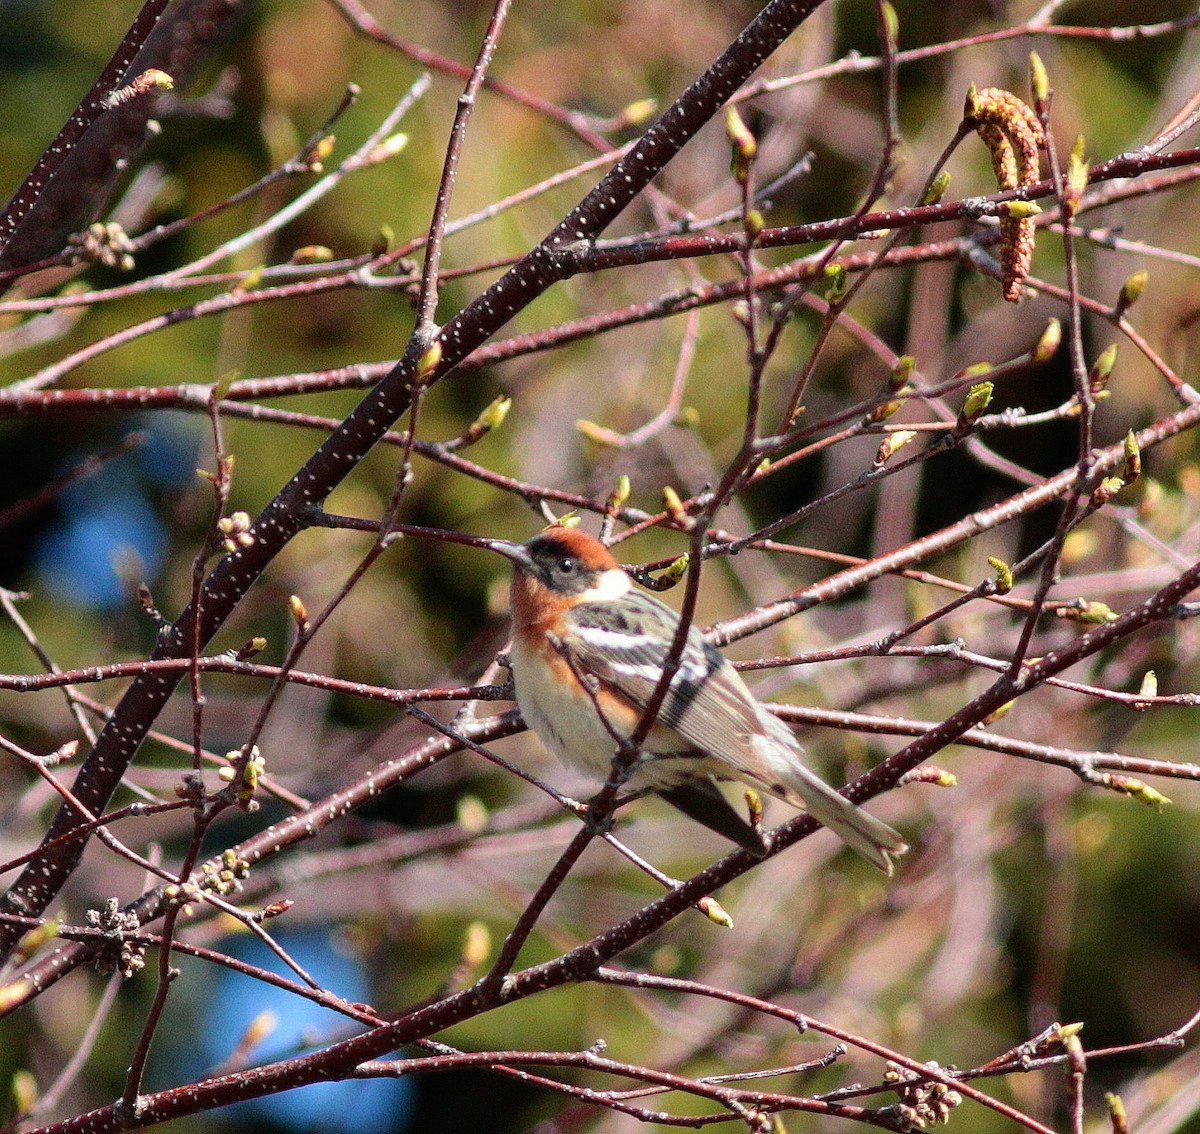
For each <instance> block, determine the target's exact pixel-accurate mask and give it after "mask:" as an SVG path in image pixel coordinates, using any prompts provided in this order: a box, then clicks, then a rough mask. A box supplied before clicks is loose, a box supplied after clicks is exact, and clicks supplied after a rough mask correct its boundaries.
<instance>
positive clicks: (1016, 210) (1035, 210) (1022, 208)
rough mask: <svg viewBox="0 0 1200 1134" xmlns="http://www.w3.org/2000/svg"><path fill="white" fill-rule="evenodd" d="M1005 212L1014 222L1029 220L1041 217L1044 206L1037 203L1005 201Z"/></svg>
mask: <svg viewBox="0 0 1200 1134" xmlns="http://www.w3.org/2000/svg"><path fill="white" fill-rule="evenodd" d="M1004 211H1005V213H1006V214H1007V215H1008V216H1009V217H1010V218H1011V219H1012V220H1028V219H1029V218H1030V217H1036V216H1039V215H1040V214H1041V211H1042V206H1041V205H1039V204H1038V203H1037V202H1036V201H1005V202H1004Z"/></svg>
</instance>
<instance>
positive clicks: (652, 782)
mask: <svg viewBox="0 0 1200 1134" xmlns="http://www.w3.org/2000/svg"><path fill="white" fill-rule="evenodd" d="M511 659H512V672H513V683H514V685H515V686H516V692H517V704H518V705H519V706H520V708H521V715H522V716H523V717H524V718H525V723H526V724H527V725H529V727H530V728H531V729H533V731H534V732H536V733H537V734H538V736H539V737H540V738H541V741H542V743H543V744H544V745H545V746H546V747H547V748H549V749H550V751H551V752H553V753H554V755H555V756H557V757H558V758H559V759H560V760H561V761H562V762H563V763H564V764H566V765H567V767H569V768H574V769H575V770H576V771H579V772H582V773H583V774H584V775H585V776H588V777H590V778H591V779H593V780H607V779H608V777H609V775H610V773H611V772H612V764H613V755H614V754H615V752H616V750H617V741H616V740H615V739H614V737H613V733H614V732H615V733H616V734H617V735H619V736H628V735H629V734H630V733H631V732H632V731H633V730H634V728H636V726H637V722H638V716H637V714H636V713H633V712H632V711H630V710H626V711H625V712H624V713H620V714H618V713H616V712H612V713H610V714H609V716H608V720H607V727H606V724H605V721H604V720H602V719H601V717H600V714H599V712H598V711H597V709H596V705H595V703H594V702H593V699H592V697H591V696H589V694H588V693H587V692H586V691H585V690H584V689H583V687H582V686H581V685H580V684H579V682H578V680H576V679H575V677H574V676H573V675H571V676H570V678H569V680H566V681H555V680H551V679H550V671H548V670H547V669H546V668H545V667H544V666H542V665H541V664H539V663H538V662H537V661H536V660H532V659H530V658H529V657H528V656H527V655H526V653H525V651H524V650H522V649H520V648H519V647H518V645H517V644H516V643H515V642H514V643H513V649H512V654H511ZM563 665H564V666H565V665H566V663H565V662H564V663H563ZM568 672H569V671H568ZM618 717H619V718H620V719H618ZM610 729H611V731H610ZM688 748H689V745H688V744H687V742H686V741H685V740H683V738H682V737H680V736H679V735H678V734H677V733H676V732H675V731H674V730H673V729H669V728H665V727H663V726H660V725H656V726H655V727H654V728H653V729H651V731H650V735H649V736H648V737H647V739H646V743H645V744H644V746H643V750H644V756H643V761H644V762H643V763H642V764H641V766H640V767H639V768H638V770H637V771H636V772H635V774H634V775H633V776H632V777H631V781H630V782H631V784H632V785H633V786H646V787H656V786H657V787H662V786H668V785H670V784H673V783H677V782H678V781H679V780H681V779H686V778H688V777H689V776H694V775H703V774H705V773H707V772H710V771H711V769H710V768H708V767H707V765H708V764H709V763H710V761H709V760H707V759H705V758H704V757H702V756H700V754H698V753H696V754H694V755H685V753H687V751H688ZM652 753H672V754H676V753H677V754H678V757H677V758H673V759H672V758H663V757H662V756H658V757H657V758H654V757H651V758H650V759H649V760H647V759H646V757H650V756H651V754H652Z"/></svg>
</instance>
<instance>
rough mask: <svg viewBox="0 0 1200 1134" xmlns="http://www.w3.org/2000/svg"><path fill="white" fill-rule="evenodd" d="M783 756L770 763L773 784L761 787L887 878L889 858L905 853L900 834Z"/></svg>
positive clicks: (790, 758)
mask: <svg viewBox="0 0 1200 1134" xmlns="http://www.w3.org/2000/svg"><path fill="white" fill-rule="evenodd" d="M787 755H788V758H787V759H786V760H780V759H778V758H776V759H774V760H772V761H771V764H772V769H771V770H772V774H773V776H775V777H776V781H775V782H774V783H770V784H764V787H766V789H767V790H768V791H769V792H770V793H771V794H772V795H777V796H779V797H780V798H781V799H783V800H784V801H786V802H787V803H790V804H791V805H792V806H793V807H801V808H803V809H804V810H805V811H807V812H808V813H809V814H810V815H811V816H812V817H813V818H814V819H815V820H817V822H818V823H820V824H821V825H822V826H823V827H828V828H829V829H830V830H831V831H832V832H833V833H834V834H835V835H837V836H838V838H839V839H841V840H842V842H844V843H845V844H846V846H848V847H849V848H850V849H851V850H852V851H855V852H857V853H858V854H860V855H862V856H863V858H865V859H866V860H867V861H868V862H871V863H873V864H874V865H875V866H878V867H879V869H880V870H882V871H883V872H884V873H885V874H887V875H888V876H889V877H890V876H891V873H892V859H893V858H896V857H898V856H899V855H902V854H903V853H904V852H905V851H906V850H908V843H906V842H905V841H904V838H903V837H902V836H901V835H900V832H899V831H895V830H893V829H892V828H891V827H889V826H888V825H887V824H886V823H885V822H883V820H882V819H876V818H875V816H874V815H872V814H870V812H867V811H864V810H863V809H862V808H861V807H858V806H857V805H855V804H853V803H851V802H850V800H848V799H847V798H846V797H845V796H844V795H842V794H840V793H839V792H837V791H835V790H834V789H833V788H831V787H830V786H829V785H828V784H827V783H826V782H825V781H824V780H823V779H821V777H820V776H818V775H817V774H816V773H815V772H811V771H809V769H808V768H806V767H805V766H804V765H803V764H801V763H800V762H799V760H798V759H796V757H795V755H794V754H793V753H792V752H791V751H790V750H789V752H788V754H787ZM780 789H782V790H780Z"/></svg>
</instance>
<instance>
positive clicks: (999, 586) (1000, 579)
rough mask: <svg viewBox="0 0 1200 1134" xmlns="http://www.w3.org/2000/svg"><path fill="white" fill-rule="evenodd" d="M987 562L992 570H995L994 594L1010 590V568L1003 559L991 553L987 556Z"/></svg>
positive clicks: (1011, 581)
mask: <svg viewBox="0 0 1200 1134" xmlns="http://www.w3.org/2000/svg"><path fill="white" fill-rule="evenodd" d="M988 563H989V565H990V566H991V568H992V570H993V571H995V572H996V594H998V595H1006V594H1008V592H1009V591H1011V590H1012V585H1013V573H1012V568H1011V567H1010V566H1009V565H1008V564H1007V563H1005V562H1004V560H1003V559H996V558H995V557H994V556H991V555H989V556H988Z"/></svg>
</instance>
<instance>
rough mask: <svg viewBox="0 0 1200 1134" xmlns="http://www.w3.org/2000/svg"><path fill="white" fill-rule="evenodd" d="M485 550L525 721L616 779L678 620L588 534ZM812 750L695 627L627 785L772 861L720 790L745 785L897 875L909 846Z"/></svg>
mask: <svg viewBox="0 0 1200 1134" xmlns="http://www.w3.org/2000/svg"><path fill="white" fill-rule="evenodd" d="M486 546H487V547H489V548H490V549H491V550H493V551H497V552H499V553H500V554H501V555H504V556H506V557H507V558H508V559H510V560H512V563H513V579H512V618H513V638H512V650H511V664H512V673H513V682H514V684H515V686H516V695H517V704H518V705H519V706H520V709H521V713H522V715H523V716H524V718H525V722H526V724H528V725H529V726H530V728H532V729H533V731H534V732H536V733H537V734H538V736H539V737H540V738H541V740H542V743H544V744H545V745H546V747H547V748H549V749H550V750H551V751H552V752H554V754H555V755H556V756H558V758H559V759H560V760H562V761H563V763H565V764H567V765H568V766H570V767H573V768H576V769H578V770H579V771H581V772H583V773H585V774H586V775H588V776H590V777H592V778H593V779H600V780H606V779H607V778H608V776H609V774H610V773H611V771H612V766H613V757H614V755H615V753H616V751H617V747H618V742H617V739H616V738H617V737H620V738H627V737H629V736H631V735H632V734H633V733H634V731H635V730H636V729H637V727H638V723H639V721H640V720H641V717H642V712H643V710H644V708H645V707H646V704H647V703H648V702H649V700H650V698H651V697H652V696H653V694H654V690H655V688H656V687H657V685H658V681H659V679H660V677H661V675H662V671H663V666H664V665H665V663H666V660H667V657H668V655H669V653H670V650H671V643H672V641H673V640H674V637H675V632H676V629H677V628H678V626H679V615H677V614H676V613H675V612H674V611H673V610H672V609H671V608H670V607H669V606H666V605H664V604H663V603H661V602H659V601H658V599H655V598H652V597H650V596H649V595H647V594H644V593H643V592H641V591H637V590H634V587H633V581H632V580H631V579H630V577H629V576H628V575H627V574H626V573H625V571H623V570H622V569H621V566H620V565H619V564H618V563H617V561H616V560H615V559H614V558H613V557H612V555H611V554H610V553H609V551H608V549H607V548H606V547H605V546H604V545H603V544H602V543H601V542H600V541H599V540H597V539H594V538H593V537H592V536H590V535H587V534H586V533H585V532H582V531H580V530H579V529H577V528H561V527H552V528H549V529H547V530H545V531H543V532H541V533H540V534H538V535H536V536H534V537H533V538H532V539H531V540H529V542H528V543H524V544H518V543H509V542H508V541H506V540H488V541H487V543H486ZM803 753H804V750H803V749H802V748H801V747H800V745H799V743H798V742H797V741H796V739H795V737H794V736H793V735H792V734H791V732H790V731H789V729H788V728H787V726H786V725H784V724H783V722H782V721H780V720H779V719H778V718H777V717H775V716H773V715H772V714H771V713H769V712H768V711H767V710H766V709H765V708H763V706H762V705H761V704H759V702H758V701H757V700H756V699H755V697H754V694H753V693H751V692H750V690H749V689H748V688H746V684H745V682H744V681H742V679H741V677H740V676H739V675H738V673H737V671H736V670H735V669H734V668H733V666H732V665H730V663H729V662H728V661H727V660H726V659H725V658H724V657H723V656H722V654H721V653H720V652H719V651H718V650H717V649H716V648H715V647H714V646H712V645H710V644H709V643H708V642H706V641H705V640H704V638H703V636H702V635H701V634H700V632H699V631H698V630H696V628H695V627H691V628H690V629H689V630H688V634H687V639H686V641H685V643H684V647H683V653H682V655H681V657H680V661H679V668H678V669H677V670H676V672H675V675H674V676H673V677H672V679H671V684H670V687H669V689H668V691H667V694H666V696H665V697H664V698H663V700H662V705H661V707H660V709H659V711H658V716H657V718H656V720H655V722H654V725H653V726H652V727H651V729H650V731H649V733H648V734H647V736H646V738H645V740H644V741H643V742H642V745H641V757H640V760H639V762H638V764H637V766H636V768H635V769H634V771H633V774H632V775H631V777H630V784H631V785H632V786H633V787H635V788H649V789H651V790H653V791H654V792H656V793H657V794H658V795H660V796H662V797H663V798H664V799H665V800H666V801H667V802H668V803H670V804H672V805H673V806H674V807H676V808H678V809H679V810H680V811H682V812H683V813H684V814H685V815H688V816H690V817H691V818H692V819H695V820H696V821H698V822H699V823H702V824H703V825H704V826H706V827H708V828H709V829H711V830H713V831H716V832H717V833H718V834H720V835H723V836H724V837H725V838H727V839H730V840H732V841H733V842H735V843H737V844H738V845H739V846H741V847H743V848H745V849H746V850H748V851H750V852H751V853H752V854H763V853H764V852H765V851H766V849H767V847H766V843H765V841H764V839H763V836H762V833H761V831H759V830H758V828H757V827H756V826H753V825H752V824H750V823H749V822H747V821H746V820H745V819H744V818H742V816H741V815H740V814H739V813H738V812H737V810H736V809H735V808H734V807H733V806H732V804H730V802H729V801H728V800H727V799H726V798H725V797H724V796H723V795H722V794H721V792H720V790H719V789H718V788H717V786H716V784H717V781H722V780H738V781H740V782H742V783H744V784H747V785H748V786H751V787H753V788H755V789H757V790H761V791H764V792H766V793H767V794H769V795H773V796H775V797H777V798H778V799H782V800H785V801H786V802H788V803H790V804H791V805H792V806H793V807H802V808H805V809H806V810H807V811H808V813H809V814H810V815H812V816H813V818H815V819H817V820H818V821H819V822H821V823H823V824H824V825H825V826H826V827H829V828H830V829H831V830H832V831H834V832H835V833H836V834H837V835H838V837H839V838H841V839H842V840H843V842H845V843H846V845H847V846H849V847H851V848H853V849H854V850H855V851H857V852H858V853H859V854H861V855H862V856H863V857H864V858H866V859H868V860H869V861H870V862H872V863H874V864H875V865H876V866H878V867H879V868H880V869H881V870H884V871H886V872H887V873H888V874H891V872H892V858H893V856H895V855H899V854H903V852H904V851H906V850H907V849H908V844H907V843H905V841H904V839H903V838H901V837H900V835H899V834H898V833H897V832H896V831H894V830H892V828H891V827H889V826H888V825H887V824H886V823H883V822H881V821H880V820H879V819H876V818H875V817H874V816H873V815H869V814H868V813H867V812H865V811H862V810H861V809H859V808H858V807H856V806H855V805H854V804H853V803H851V802H850V801H849V800H848V799H846V797H845V796H842V795H839V794H838V793H837V792H836V791H834V789H833V788H831V787H830V786H829V785H828V784H827V783H825V781H824V780H822V779H820V778H819V777H818V776H817V775H816V774H815V773H814V772H811V771H809V769H808V768H806V767H805V766H804V764H803Z"/></svg>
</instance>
